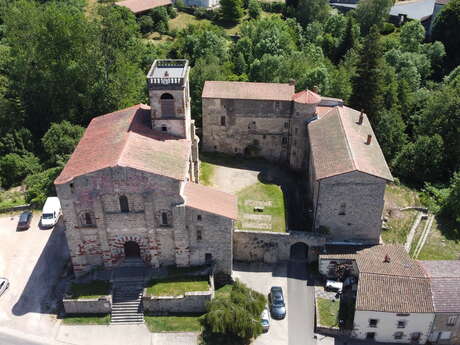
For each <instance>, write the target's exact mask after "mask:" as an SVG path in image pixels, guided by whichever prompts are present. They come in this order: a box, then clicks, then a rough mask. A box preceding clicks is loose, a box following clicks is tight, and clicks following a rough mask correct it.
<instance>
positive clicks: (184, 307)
mask: <svg viewBox="0 0 460 345" xmlns="http://www.w3.org/2000/svg"><path fill="white" fill-rule="evenodd" d="M212 297H213V291H212V289H210V290H209V291H194V292H186V293H185V294H184V295H180V296H153V297H149V296H144V297H142V303H143V305H144V311H145V312H146V313H148V314H153V315H167V314H181V313H184V314H188V313H197V314H199V313H205V312H206V306H207V303H208V302H209V301H211V299H212Z"/></svg>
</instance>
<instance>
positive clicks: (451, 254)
mask: <svg viewBox="0 0 460 345" xmlns="http://www.w3.org/2000/svg"><path fill="white" fill-rule="evenodd" d="M417 259H418V260H458V259H460V240H454V239H447V238H446V237H445V236H444V235H443V233H442V231H441V230H440V228H439V224H438V223H437V221H436V220H435V221H434V222H433V226H432V227H431V231H430V234H429V235H428V238H427V240H426V242H425V245H424V246H423V248H422V250H421V252H420V254H419V256H418V258H417Z"/></svg>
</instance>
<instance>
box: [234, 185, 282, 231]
mask: <svg viewBox="0 0 460 345" xmlns="http://www.w3.org/2000/svg"><path fill="white" fill-rule="evenodd" d="M247 200H253V201H271V203H272V204H271V206H265V207H264V210H263V212H260V213H259V212H254V206H252V205H248V204H247V203H246V201H247ZM238 214H239V215H238V218H239V220H238V221H237V223H236V227H237V228H239V229H245V230H260V231H274V232H286V216H285V207H284V196H283V191H282V190H281V188H280V187H279V186H278V185H274V184H264V183H260V182H258V183H256V184H254V185H252V186H249V187H246V188H245V189H243V190H242V191H240V192H239V193H238ZM245 215H270V216H271V229H258V228H256V227H251V226H248V225H247V224H256V223H257V222H252V221H251V222H250V221H244V216H245ZM243 222H244V223H245V224H246V226H245V225H244V224H243Z"/></svg>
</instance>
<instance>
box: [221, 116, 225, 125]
mask: <svg viewBox="0 0 460 345" xmlns="http://www.w3.org/2000/svg"><path fill="white" fill-rule="evenodd" d="M220 125H221V126H225V116H221V117H220Z"/></svg>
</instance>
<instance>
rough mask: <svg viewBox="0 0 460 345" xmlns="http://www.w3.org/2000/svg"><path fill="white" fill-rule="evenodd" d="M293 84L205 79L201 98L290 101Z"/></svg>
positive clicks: (292, 93)
mask: <svg viewBox="0 0 460 345" xmlns="http://www.w3.org/2000/svg"><path fill="white" fill-rule="evenodd" d="M294 91H295V86H294V85H290V84H280V83H250V82H240V81H206V82H205V83H204V87H203V93H202V95H201V97H202V98H224V99H253V100H271V101H291V100H292V96H293V95H294Z"/></svg>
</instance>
